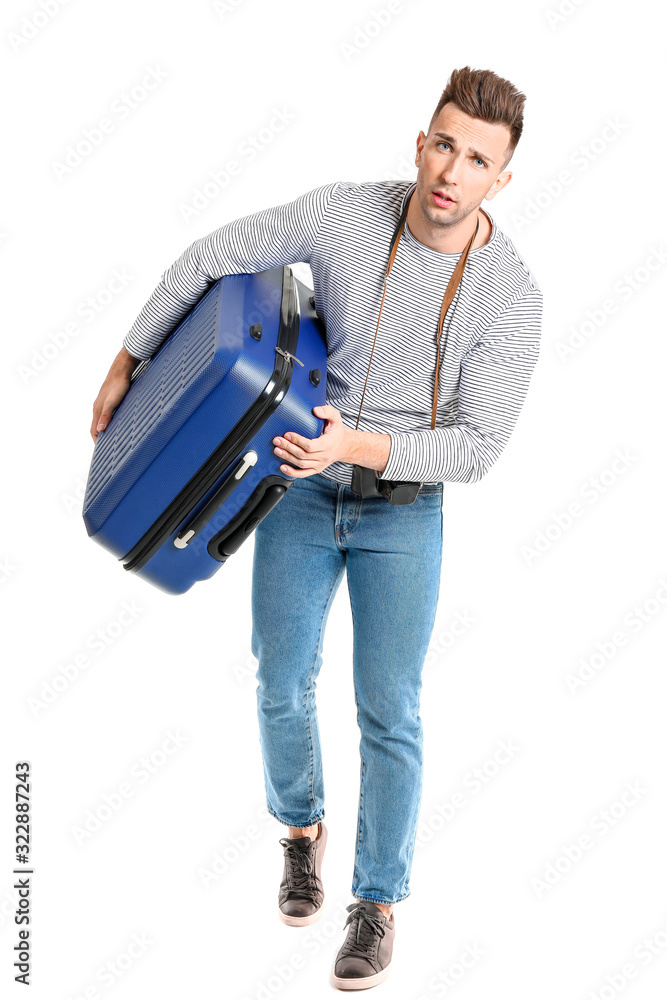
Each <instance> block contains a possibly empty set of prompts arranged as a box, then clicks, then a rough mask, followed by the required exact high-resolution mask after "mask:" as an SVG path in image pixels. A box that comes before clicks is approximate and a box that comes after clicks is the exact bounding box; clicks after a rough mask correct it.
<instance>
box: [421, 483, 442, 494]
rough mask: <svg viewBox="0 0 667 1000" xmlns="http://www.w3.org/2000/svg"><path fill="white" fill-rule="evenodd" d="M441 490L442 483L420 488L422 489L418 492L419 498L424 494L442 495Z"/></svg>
mask: <svg viewBox="0 0 667 1000" xmlns="http://www.w3.org/2000/svg"><path fill="white" fill-rule="evenodd" d="M442 490H443V484H442V483H435V484H433V485H430V486H422V488H421V489H420V491H419V496H421V495H422V494H426V493H442Z"/></svg>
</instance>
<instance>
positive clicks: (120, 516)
mask: <svg viewBox="0 0 667 1000" xmlns="http://www.w3.org/2000/svg"><path fill="white" fill-rule="evenodd" d="M326 363H327V349H326V336H325V330H324V326H323V324H322V322H321V321H320V320H319V319H318V317H317V314H316V312H315V298H314V296H313V294H312V292H311V290H310V289H309V288H308V287H307V286H306V285H304V284H302V283H301V282H300V281H298V280H297V279H296V278H295V277H294V275H293V273H292V270H291V269H290V268H289V267H287V266H285V267H274V268H270V269H269V270H267V271H260V272H258V273H255V274H231V275H225V276H224V277H222V278H220V279H219V280H218V281H216V282H215V284H213V285H212V286H211V287H210V288H209V289H208V291H207V292H206V293H205V295H204V296H203V298H201V299H200V300H199V302H197V303H196V305H195V306H194V307H193V308H192V309H191V310H190V312H189V313H188V314H187V316H185V317H184V318H183V319H182V320H181V321H180V323H179V324H178V326H177V327H176V328H175V330H174V331H173V332H172V333H171V334H170V335H169V336H168V337H167V338H166V339H165V340H164V341H163V343H162V344H161V345H160V347H159V349H158V350H157V351H156V352H155V354H154V355H153V357H152V358H150V359H149V360H147V361H144V362H142V363H141V364H140V365H139V366H137V368H136V369H135V372H134V373H133V376H132V381H131V384H130V388H129V390H128V392H127V394H126V395H125V397H124V399H123V400H122V402H121V403H120V405H119V406H118V408H117V409H116V411H115V413H114V415H113V417H112V418H111V420H110V422H109V424H108V426H107V428H106V430H105V431H103V432H102V433H101V434H99V435H98V437H97V440H96V442H95V448H94V451H93V457H92V462H91V466H90V472H89V475H88V481H87V485H86V492H85V496H84V502H83V519H84V523H85V525H86V530H87V532H88V534H89V535H90V536H91V537H92V538H94V539H95V541H97V542H99V543H100V545H102V546H104V547H105V548H106V549H108V550H109V551H110V552H113V554H114V555H115V556H116V557H117V558H118V559H119V560H121V561H122V563H123V566H124V568H125V569H126V570H128V571H129V572H133V573H136V574H137V575H138V576H140V577H142V578H143V579H145V580H148V581H150V583H152V584H154V585H156V586H157V587H159V588H160V589H161V590H164V591H166V592H167V593H170V594H183V593H185V592H186V591H187V590H189V589H190V587H191V586H192V585H193V584H194V583H196V582H197V581H198V580H206V579H209V578H210V577H211V576H213V574H214V573H215V572H216V570H218V569H219V568H220V566H221V565H222V564H223V563H224V562H226V560H227V559H228V557H229V556H230V555H232V554H233V553H234V552H236V551H237V549H238V548H239V546H240V545H241V544H242V543H243V542H244V541H245V540H246V538H248V537H249V535H250V534H251V533H252V531H253V530H254V529H255V528H256V527H257V525H258V524H259V522H260V521H261V520H262V518H264V517H266V516H267V515H268V514H269V513H270V511H271V510H272V508H273V507H275V505H276V504H277V503H278V502H279V501H280V500H281V499H282V497H283V496H284V495H285V492H286V490H287V489H289V488H290V487H291V486H293V485H294V482H295V479H294V478H291V477H290V476H289V475H288V474H285V473H282V472H281V471H280V464H281V459H280V458H279V456H277V455H276V454H275V453H274V450H273V449H274V445H273V438H274V437H276V436H277V435H281V436H282V435H283V434H284V433H285V432H287V431H295V432H296V433H297V434H301V435H303V436H304V437H308V438H316V437H319V435H320V434H321V433H322V430H323V428H324V420H322V419H320V418H318V417H316V416H315V414H314V413H313V412H312V411H313V407H316V406H322V405H324V403H325V402H326Z"/></svg>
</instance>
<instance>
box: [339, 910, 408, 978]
mask: <svg viewBox="0 0 667 1000" xmlns="http://www.w3.org/2000/svg"><path fill="white" fill-rule="evenodd" d="M347 909H348V911H349V914H350V915H349V916H348V918H347V920H346V921H345V926H346V927H347V926H348V924H349V930H348V932H347V937H346V938H345V943H344V945H343V947H342V948H341V949H340V951H339V952H338V954H337V955H336V960H335V962H334V968H333V984H334V986H337V987H338V989H339V990H363V989H365V988H366V987H367V986H377V984H378V983H381V982H383V981H384V980H385V979H386V978H387V976H388V975H389V966H390V963H391V953H392V950H393V947H394V929H395V925H394V912H393V910H392V913H391V916H390V917H385V915H384V913H383V912H382V910H381V909H380V908H379V906H376V905H375V903H371V902H369V901H368V900H365V899H364V900H360V901H358V902H356V903H352V904H351V905H350V906H348V907H347Z"/></svg>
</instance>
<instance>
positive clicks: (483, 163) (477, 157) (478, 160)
mask: <svg viewBox="0 0 667 1000" xmlns="http://www.w3.org/2000/svg"><path fill="white" fill-rule="evenodd" d="M475 162H476V163H481V164H482V166H483V167H485V166H486V163H485V162H484V160H480V158H479V156H476V157H475Z"/></svg>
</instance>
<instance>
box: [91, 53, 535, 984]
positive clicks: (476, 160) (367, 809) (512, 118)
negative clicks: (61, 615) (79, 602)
mask: <svg viewBox="0 0 667 1000" xmlns="http://www.w3.org/2000/svg"><path fill="white" fill-rule="evenodd" d="M524 102H525V96H524V95H523V94H521V93H519V92H518V91H517V90H516V89H515V88H514V86H513V85H512V84H511V83H510V82H509V81H507V80H504V79H502V78H500V77H498V76H497V75H496V74H495V73H492V72H491V71H488V70H471V69H470V67H465V68H464V69H461V70H456V71H454V72H453V73H452V74H451V77H450V79H449V81H448V83H447V86H446V88H445V90H444V91H443V93H442V95H441V97H440V100H439V102H438V105H437V107H436V110H435V112H434V114H433V116H432V119H431V122H430V124H429V129H428V133H427V134H426V135H425V134H424V132H423V131H420V132H419V135H418V138H417V149H416V156H415V164H416V166H417V167H418V175H417V180H416V182H407V181H384V182H365V183H359V184H357V183H352V182H336V183H332V184H327V185H324V186H322V187H319V188H316V189H314V190H312V191H309V192H308V193H307V194H305V195H302V196H301V197H299V198H297V199H296V200H295V201H293V202H291V203H289V204H286V205H282V206H279V207H278V208H272V209H267V210H265V211H262V212H258V213H256V214H254V215H250V216H247V217H245V218H243V219H239V220H236V221H234V222H231V223H228V224H227V225H224V226H222V227H221V228H220V229H218V230H216V231H214V232H212V233H211V234H209V235H208V236H205V237H203V238H201V239H199V240H196V241H195V242H194V243H193V244H192V245H191V246H190V247H188V249H187V250H185V252H184V253H183V254H182V255H181V257H180V258H179V259H178V260H177V261H176V262H175V263H174V264H173V265H172V266H171V267H170V268H169V269H168V270H167V271H166V272H165V273H164V274H163V275H162V278H161V280H160V284H159V285H158V287H157V288H156V289H155V291H154V292H153V294H152V295H151V298H150V299H149V301H148V302H147V303H146V305H145V306H144V308H143V310H142V312H141V314H140V315H139V317H138V318H137V320H136V321H135V323H134V325H133V327H132V329H131V330H130V331H129V333H128V334H127V336H126V337H125V340H124V342H123V349H122V350H121V352H120V354H119V355H118V357H117V359H116V361H115V362H114V364H113V365H112V368H111V370H110V372H109V375H108V377H107V379H106V381H105V383H104V385H103V386H102V389H101V390H100V393H99V396H98V398H97V400H96V401H95V404H94V408H93V424H92V427H91V433H92V435H93V438H95V437H96V436H97V434H98V433H100V432H102V431H103V429H104V427H105V426H106V425H107V424H108V422H109V419H110V417H111V414H112V413H113V410H114V409H115V407H116V406H117V405H118V403H119V402H120V400H121V399H122V398H123V396H124V394H125V392H126V391H127V388H128V386H129V376H130V374H131V371H132V370H133V368H134V367H135V365H136V364H138V361H139V359H142V358H148V357H151V356H152V354H153V353H154V352H155V350H156V349H157V347H158V346H159V345H160V343H161V341H162V340H163V339H164V337H165V336H167V334H168V333H169V332H170V331H171V330H172V329H173V328H174V326H175V325H176V323H177V321H178V320H179V319H180V318H181V317H182V316H183V315H185V313H186V312H187V311H188V310H189V309H190V308H191V307H192V306H193V305H194V303H195V302H196V301H198V300H199V299H200V298H201V296H202V295H203V294H204V293H205V291H206V290H207V288H208V287H210V285H211V284H212V282H213V281H215V280H217V278H219V277H220V276H221V275H223V274H229V273H242V272H254V271H259V270H263V269H265V268H269V267H275V266H278V265H283V264H291V263H295V262H297V261H307V262H308V263H310V266H311V269H312V273H313V279H314V291H315V300H316V308H317V312H318V315H319V316H320V317H321V318H322V319H323V321H324V324H325V327H326V331H327V353H328V362H327V365H328V371H327V396H326V398H327V405H326V406H324V407H319V408H317V407H316V408H315V413H316V414H317V415H318V416H321V417H322V418H324V419H325V427H324V431H323V433H322V434H321V435H320V437H318V438H316V439H308V438H304V437H302V436H301V435H298V434H295V433H293V432H291V430H290V428H289V427H286V428H285V433H284V435H283V436H282V437H281V438H276V439H275V441H274V445H275V452H276V454H277V455H279V456H280V457H281V458H282V459H284V463H283V465H282V468H283V470H284V471H286V472H287V473H288V475H290V476H291V477H293V479H294V483H293V485H292V486H291V488H290V489H289V490H288V491H287V493H286V494H285V496H284V497H283V499H282V500H281V502H280V503H279V504H278V505H277V506H276V507H275V508H274V510H273V511H272V512H271V513H270V515H269V516H268V517H266V518H265V519H264V520H263V521H261V522H260V524H259V525H258V527H257V529H256V531H255V542H254V562H253V584H252V613H253V634H252V651H253V653H254V655H255V656H256V657H257V659H258V661H259V666H258V671H257V677H258V682H259V683H258V688H257V705H258V718H259V727H260V742H261V747H262V755H263V762H264V779H265V787H266V795H267V806H268V809H269V811H270V812H271V814H272V815H273V816H275V817H276V819H278V820H279V821H280V822H282V823H283V824H285V825H286V826H287V827H288V836H287V837H285V838H282V839H281V841H280V843H281V845H282V846H283V848H284V873H283V880H282V883H281V886H280V892H279V912H280V916H281V918H282V919H283V920H284V921H285V922H286V923H289V924H292V925H296V926H299V925H304V924H309V923H312V922H313V921H314V920H316V919H317V918H319V916H320V915H321V908H322V902H323V898H324V893H323V885H322V879H321V871H322V857H323V854H324V849H325V846H326V841H327V829H326V827H325V825H324V823H323V822H322V821H323V818H324V815H325V811H324V786H323V774H322V760H321V748H320V741H319V729H318V723H317V712H316V705H315V687H316V682H317V676H318V673H319V669H320V666H321V664H322V656H321V650H322V642H323V638H324V631H325V627H326V622H327V618H328V614H329V609H330V607H331V602H332V601H333V598H334V596H335V594H336V591H337V589H338V586H339V584H340V581H341V578H342V575H343V573H344V572H346V573H347V581H348V589H349V593H350V601H351V609H352V615H353V624H354V649H353V674H354V691H355V698H356V703H357V721H358V724H359V727H360V731H361V742H360V761H361V773H360V796H359V813H358V828H357V841H356V847H355V860H354V873H353V882H352V894H353V896H354V897H355V902H354V903H352V904H351V905H350V906H348V911H349V915H348V919H347V923H346V928H347V932H346V937H345V940H344V943H343V945H342V947H341V948H340V950H339V952H338V954H337V956H336V960H335V964H334V977H333V982H334V984H335V985H336V986H338V987H339V988H342V989H359V988H364V987H368V986H373V985H375V984H376V983H379V982H381V981H382V980H383V979H385V978H386V976H387V975H388V972H389V965H390V961H391V955H392V947H393V940H394V926H395V925H394V915H393V912H392V910H393V906H394V904H395V903H396V902H398V901H400V900H402V899H405V898H406V897H407V896H408V895H409V894H410V886H409V877H410V872H411V867H412V859H413V852H414V845H415V836H416V830H417V822H418V817H419V810H420V805H421V790H422V766H423V762H422V744H423V735H422V727H421V719H420V716H419V700H420V691H421V672H422V666H423V662H424V658H425V655H426V651H427V648H428V644H429V641H430V637H431V633H432V629H433V625H434V621H435V613H436V607H437V601H438V594H439V586H440V570H441V557H442V498H443V484H444V482H459V483H474V482H477V481H478V480H479V479H480V478H481V477H482V476H483V475H485V474H486V473H487V472H488V470H489V468H490V467H491V466H492V465H493V464H494V462H495V461H496V459H497V458H498V456H499V455H500V453H501V452H502V450H503V449H504V447H505V446H506V444H507V442H508V440H509V437H510V435H511V433H512V430H513V428H514V426H515V424H516V421H517V418H518V415H519V411H520V409H521V407H522V405H523V401H524V399H525V396H526V393H527V390H528V385H529V382H530V378H531V375H532V372H533V369H534V367H535V363H536V361H537V358H538V352H539V342H540V323H541V313H542V295H541V292H540V289H539V288H538V285H537V283H536V281H535V278H534V276H533V274H532V273H531V271H530V270H529V268H528V267H527V265H526V264H525V263H524V261H523V259H522V258H521V256H520V255H519V253H518V251H517V249H516V247H515V246H514V244H513V243H512V241H511V240H510V239H509V238H508V237H507V236H505V235H504V234H503V232H502V231H501V230H500V229H499V228H498V227H497V225H496V224H495V222H494V221H493V219H492V218H491V217H490V216H489V215H488V213H486V212H485V211H484V210H481V209H480V205H481V202H482V201H483V200H484V199H486V200H487V201H490V200H491V199H493V198H494V197H495V196H496V195H497V194H498V192H499V191H501V190H502V189H503V188H504V187H505V186H506V185H507V184H508V183H509V181H510V179H511V177H512V174H511V171H508V170H507V169H506V168H507V165H508V163H509V161H510V159H511V157H512V154H513V152H514V149H515V147H516V145H517V142H518V141H519V138H520V136H521V132H522V127H523V105H524ZM370 138H371V140H372V141H377V142H380V143H385V142H386V137H385V136H383V134H382V132H381V131H378V130H376V129H371V131H370ZM406 205H407V206H408V209H407V215H406V216H405V219H404V223H405V224H404V226H403V228H402V230H401V231H400V233H399V238H398V242H397V244H396V248H395V256H394V257H393V263H392V268H391V271H390V273H389V275H388V276H387V277H386V280H385V269H386V267H387V263H388V256H389V249H390V245H391V243H392V237H394V236H395V234H396V231H397V223H398V222H399V220H400V218H401V213H402V211H403V210H404V208H405V206H406ZM465 248H467V249H468V255H467V257H466V256H465V255H464V254H462V252H463V251H464V249H465ZM460 257H461V258H462V260H465V267H464V270H463V277H462V279H461V282H460V284H459V285H458V287H457V289H456V292H455V295H454V299H453V301H452V302H451V305H450V306H449V309H448V310H447V312H446V316H445V319H446V322H444V325H443V326H442V328H441V329H442V333H441V336H440V337H438V331H439V329H440V318H441V306H443V294H444V291H445V288H446V286H447V284H448V281H449V279H450V278H451V277H452V273H453V271H454V268H455V266H456V264H457V262H458V261H459V258H460ZM381 308H382V315H381V320H382V322H381V325H379V321H378V314H379V311H380V309H381ZM376 324H378V325H376ZM374 331H375V334H376V342H375V344H374V346H373V332H374ZM378 331H379V332H378ZM372 348H373V353H372V356H371V349H372ZM369 361H372V365H371V367H370V368H369ZM436 362H437V363H438V364H439V378H438V383H437V388H438V392H437V400H436V404H435V405H436V407H437V410H436V411H435V413H436V416H437V419H436V421H435V426H432V425H431V421H430V419H429V418H430V417H431V414H432V405H433V395H434V391H435V385H436V383H435V380H434V373H435V370H436ZM362 399H363V418H361V419H360V424H361V425H363V428H362V426H360V427H359V428H358V429H357V428H356V420H357V416H358V415H359V409H360V405H361V402H362ZM353 465H358V466H362V467H365V468H366V469H371V470H376V471H377V472H379V473H381V474H382V476H383V478H384V479H387V480H391V481H396V480H409V481H414V482H420V483H422V484H423V485H422V487H421V489H420V491H419V493H418V495H417V497H416V499H415V500H414V502H413V503H410V504H392V503H389V502H388V500H387V498H386V497H385V496H384V495H381V494H377V495H371V496H365V495H361V494H360V493H357V492H355V491H353V490H352V489H351V483H352V466H353Z"/></svg>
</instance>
